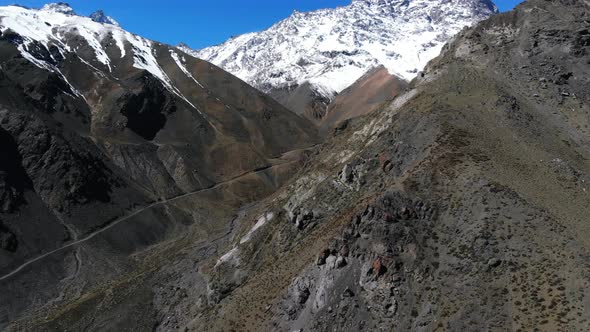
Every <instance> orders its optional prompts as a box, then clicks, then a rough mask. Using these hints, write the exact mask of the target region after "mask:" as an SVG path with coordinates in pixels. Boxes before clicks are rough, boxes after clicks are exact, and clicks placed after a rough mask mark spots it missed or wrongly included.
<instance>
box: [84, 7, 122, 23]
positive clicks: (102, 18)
mask: <svg viewBox="0 0 590 332" xmlns="http://www.w3.org/2000/svg"><path fill="white" fill-rule="evenodd" d="M88 17H90V19H92V20H93V21H94V22H98V23H106V24H113V25H117V26H118V25H119V23H118V22H117V21H115V19H114V18H112V17H110V16H107V15H106V14H105V13H104V11H102V10H97V11H95V12H94V13H92V14H90V16H88Z"/></svg>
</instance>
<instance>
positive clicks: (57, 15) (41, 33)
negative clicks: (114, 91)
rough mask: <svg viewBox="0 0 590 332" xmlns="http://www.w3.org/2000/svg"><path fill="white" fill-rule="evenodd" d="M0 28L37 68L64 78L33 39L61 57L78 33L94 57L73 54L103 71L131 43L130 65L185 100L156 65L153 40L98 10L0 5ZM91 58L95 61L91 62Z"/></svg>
mask: <svg viewBox="0 0 590 332" xmlns="http://www.w3.org/2000/svg"><path fill="white" fill-rule="evenodd" d="M0 31H1V32H2V34H5V33H6V32H7V31H12V32H14V33H16V34H18V35H19V39H22V40H20V41H18V44H19V45H18V49H19V51H20V52H21V54H22V56H23V57H24V58H25V59H27V60H29V61H30V62H32V63H33V64H35V65H36V66H38V67H40V68H43V69H46V70H49V71H52V72H55V73H58V74H59V75H60V76H61V77H62V78H63V79H64V81H66V82H68V80H67V78H66V77H65V76H64V75H63V74H62V73H61V71H60V69H59V68H58V67H57V66H56V65H54V64H52V61H53V60H55V59H54V55H53V54H51V55H50V56H51V58H52V59H49V60H48V59H43V57H39V56H36V54H35V53H36V51H37V50H38V47H37V46H38V45H37V43H40V44H41V45H42V46H44V47H45V49H47V50H51V49H52V48H56V49H57V50H58V52H59V54H61V56H62V57H63V56H64V54H66V53H68V52H72V53H76V50H77V49H78V47H79V41H77V40H76V38H71V37H72V36H79V37H82V38H83V39H84V40H85V41H86V43H87V44H88V46H89V47H91V49H92V50H93V51H94V57H86V58H85V57H84V55H83V54H78V53H76V54H77V55H78V57H80V59H81V61H83V62H84V63H86V64H88V65H89V66H92V68H94V69H96V70H97V71H103V70H104V72H106V73H112V71H113V67H112V62H114V60H115V61H116V60H118V59H116V58H119V57H120V58H123V57H125V55H126V52H127V51H126V45H127V44H131V47H130V49H131V50H132V52H133V67H135V68H138V69H144V70H147V71H148V72H150V73H151V74H152V75H153V76H154V77H156V78H158V79H159V80H160V81H161V82H162V83H163V84H164V86H165V87H166V88H167V89H168V90H169V91H170V92H173V93H174V94H176V95H178V96H179V97H181V98H182V99H184V100H187V99H186V98H185V97H184V96H183V95H182V94H181V93H180V92H179V90H178V89H177V88H176V87H174V85H173V84H172V82H171V80H170V78H169V77H168V75H167V74H166V73H165V72H164V70H163V69H162V68H161V67H160V65H159V63H158V60H157V59H156V54H155V51H154V47H153V42H152V41H151V40H148V39H145V38H143V37H140V36H137V35H134V34H132V33H130V32H127V31H125V30H123V29H122V28H121V27H119V26H118V24H116V22H115V21H114V20H113V19H111V18H110V17H108V16H106V15H104V13H103V12H102V11H99V12H97V13H95V14H93V15H92V17H84V16H78V15H76V14H75V12H74V10H73V9H72V8H71V7H70V6H69V5H68V4H65V3H61V2H60V3H55V4H48V5H45V6H43V7H42V8H41V9H30V8H25V7H21V6H4V7H0ZM111 44H112V45H114V46H116V47H117V48H118V50H119V52H117V53H119V54H118V55H117V56H114V55H113V54H112V51H111V54H109V53H108V52H107V47H108V46H111ZM92 62H94V63H95V64H94V65H93V64H91V63H92ZM96 62H98V63H96ZM99 64H100V65H102V67H104V68H101V69H98V68H96V67H97V66H98V67H100V66H99ZM181 69H182V68H181ZM191 77H192V76H191ZM68 83H69V82H68ZM70 85H71V84H70ZM71 88H72V91H76V89H75V88H74V87H71Z"/></svg>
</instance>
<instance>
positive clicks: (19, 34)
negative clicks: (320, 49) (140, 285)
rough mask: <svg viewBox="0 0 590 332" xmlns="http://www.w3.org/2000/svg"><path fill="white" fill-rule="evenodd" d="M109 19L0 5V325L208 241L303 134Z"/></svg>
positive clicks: (274, 182) (181, 56)
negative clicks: (187, 246) (0, 296)
mask: <svg viewBox="0 0 590 332" xmlns="http://www.w3.org/2000/svg"><path fill="white" fill-rule="evenodd" d="M114 23H115V22H114V21H112V20H109V19H108V17H106V16H105V15H104V13H102V14H101V13H98V14H96V15H93V17H92V18H87V17H81V16H78V15H76V14H75V12H74V11H73V10H72V8H71V7H69V6H68V5H67V4H63V3H59V4H52V5H47V6H45V7H43V8H42V9H40V10H37V9H27V8H23V7H18V6H6V7H0V91H1V93H0V147H1V148H2V152H3V158H0V293H1V294H2V301H0V302H1V303H0V329H5V328H6V326H7V324H9V323H11V322H15V321H18V320H19V319H23V318H24V317H27V316H28V315H31V314H32V313H34V312H37V313H38V312H39V310H49V308H55V307H60V308H64V307H65V306H67V305H68V304H69V303H71V301H74V300H77V299H80V298H84V297H87V296H91V295H90V294H92V293H93V292H95V291H96V290H97V289H101V288H102V287H105V285H107V284H111V283H116V280H120V279H125V278H132V276H133V275H135V274H138V273H146V271H149V268H152V267H153V266H156V265H158V264H160V263H161V262H163V260H162V259H163V257H165V256H159V254H160V253H161V252H164V251H165V250H168V251H166V255H171V256H173V255H175V252H176V250H180V248H182V247H183V246H185V245H187V243H188V244H191V245H194V244H195V243H198V242H199V241H203V242H205V243H210V244H211V245H215V242H214V241H212V240H210V239H212V238H216V237H219V236H220V234H223V233H224V232H226V228H227V227H229V225H228V224H227V223H226V222H228V220H231V218H232V215H233V213H234V212H235V210H236V209H237V208H238V207H239V206H242V205H244V204H247V203H249V202H251V201H253V200H256V199H259V198H260V197H263V196H264V195H268V194H269V193H271V192H273V191H274V190H276V188H278V187H279V186H280V185H281V184H282V183H283V182H284V181H285V179H287V178H288V176H289V175H290V174H291V173H292V172H293V170H294V169H295V168H296V167H295V166H296V165H297V164H298V162H299V161H300V159H301V156H302V155H303V152H302V151H300V150H299V149H302V148H307V147H309V146H312V145H313V144H315V143H316V133H315V131H314V130H313V129H312V125H311V124H310V123H309V122H308V121H307V120H304V119H302V118H299V117H298V116H296V115H294V114H293V113H292V112H290V111H288V110H287V109H285V108H284V107H283V106H281V105H280V104H278V103H277V102H276V101H274V100H273V99H272V98H270V97H268V96H266V95H264V94H262V93H260V92H259V91H257V90H255V89H254V88H252V87H250V86H249V85H247V84H246V83H244V82H243V81H241V80H239V79H238V78H236V77H234V76H232V75H231V74H229V73H227V72H224V71H223V70H221V69H219V68H218V67H216V66H214V65H212V64H210V63H208V62H205V61H202V60H198V59H195V58H193V57H192V56H190V55H188V54H185V53H184V52H182V51H181V50H179V49H177V48H174V47H170V46H168V45H164V44H161V43H158V42H154V41H150V40H147V39H144V38H142V37H140V36H136V35H133V34H131V33H129V32H127V31H125V30H123V29H122V28H120V27H119V26H117V25H116V24H114ZM285 135H286V136H288V137H286V136H285ZM183 241H184V242H183ZM146 266H149V268H148V267H146ZM17 285H18V286H17ZM60 310H61V309H60Z"/></svg>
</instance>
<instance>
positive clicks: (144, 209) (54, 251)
mask: <svg viewBox="0 0 590 332" xmlns="http://www.w3.org/2000/svg"><path fill="white" fill-rule="evenodd" d="M286 163H288V162H286ZM278 165H279V164H277V165H268V166H265V167H262V168H258V169H256V170H253V171H248V172H245V173H242V174H240V175H238V176H235V177H233V178H231V179H229V180H226V181H223V182H219V183H217V184H215V185H212V186H210V187H207V188H204V189H199V190H197V191H193V192H189V193H186V194H182V195H179V196H175V197H172V198H168V199H164V200H160V201H157V202H154V203H152V204H150V205H148V206H145V207H143V208H141V209H139V210H136V211H134V212H132V213H131V214H128V215H126V216H123V217H121V218H119V219H116V220H114V221H113V222H111V223H109V224H107V225H106V226H104V227H103V228H99V229H97V230H96V231H94V232H92V233H90V234H88V235H86V236H85V237H83V238H81V239H77V240H76V241H74V242H70V243H68V244H66V245H64V246H62V247H59V248H57V249H54V250H52V251H49V252H46V253H44V254H42V255H40V256H37V257H35V258H32V259H30V260H28V261H26V262H24V263H23V264H22V265H20V266H19V267H17V268H16V269H14V270H12V271H11V272H9V273H7V274H5V275H3V276H2V277H0V281H2V280H5V279H8V278H10V277H12V276H14V275H15V274H17V273H19V272H20V271H22V270H23V269H24V268H26V267H27V266H29V265H31V264H33V263H35V262H38V261H40V260H42V259H43V258H46V257H48V256H51V255H53V254H55V253H57V252H60V251H62V250H65V249H67V248H70V247H73V246H76V245H79V244H82V243H84V242H86V241H88V240H91V239H92V238H94V237H96V236H97V235H99V234H101V233H103V232H105V231H107V230H109V229H111V228H113V227H115V226H116V225H118V224H120V223H122V222H124V221H126V220H129V219H131V218H132V217H135V216H137V215H138V214H140V213H142V212H144V211H146V210H149V209H151V208H153V207H156V206H159V205H164V204H168V203H170V202H174V201H177V200H179V199H182V198H185V197H189V196H192V195H196V194H199V193H202V192H206V191H208V190H213V189H216V188H218V187H220V186H222V185H224V184H227V183H230V182H232V181H235V180H238V179H240V178H242V177H244V176H247V175H250V174H255V173H259V172H263V171H265V170H267V169H269V168H271V167H273V166H278Z"/></svg>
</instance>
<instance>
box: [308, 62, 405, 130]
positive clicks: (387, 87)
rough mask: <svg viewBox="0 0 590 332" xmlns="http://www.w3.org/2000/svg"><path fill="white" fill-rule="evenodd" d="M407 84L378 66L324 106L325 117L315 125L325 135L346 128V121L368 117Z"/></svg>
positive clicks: (393, 97) (401, 91)
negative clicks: (333, 130)
mask: <svg viewBox="0 0 590 332" xmlns="http://www.w3.org/2000/svg"><path fill="white" fill-rule="evenodd" d="M407 85H408V83H407V82H406V81H404V80H402V79H400V78H398V77H397V76H395V75H391V74H389V72H388V70H387V69H386V68H385V67H383V66H379V67H376V68H374V69H372V70H370V71H369V72H368V73H366V74H365V75H363V76H362V77H361V78H359V79H358V80H357V81H356V82H354V83H353V84H352V85H351V86H349V87H348V88H346V89H344V90H343V91H342V92H340V93H339V94H338V95H337V96H336V97H335V98H334V100H333V101H332V102H331V103H330V105H328V108H327V109H326V114H325V116H324V117H323V118H322V120H321V122H320V123H319V127H320V131H321V132H322V133H323V134H324V135H325V134H327V133H329V131H330V130H332V129H334V128H336V127H342V126H346V125H347V124H346V121H347V120H350V119H354V118H356V117H359V116H363V115H366V114H369V113H371V112H373V111H375V110H376V109H378V108H379V107H380V106H385V105H387V104H388V103H389V102H391V101H392V100H393V99H395V97H397V96H399V95H401V94H402V93H403V92H404V90H405V89H406V87H407Z"/></svg>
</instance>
